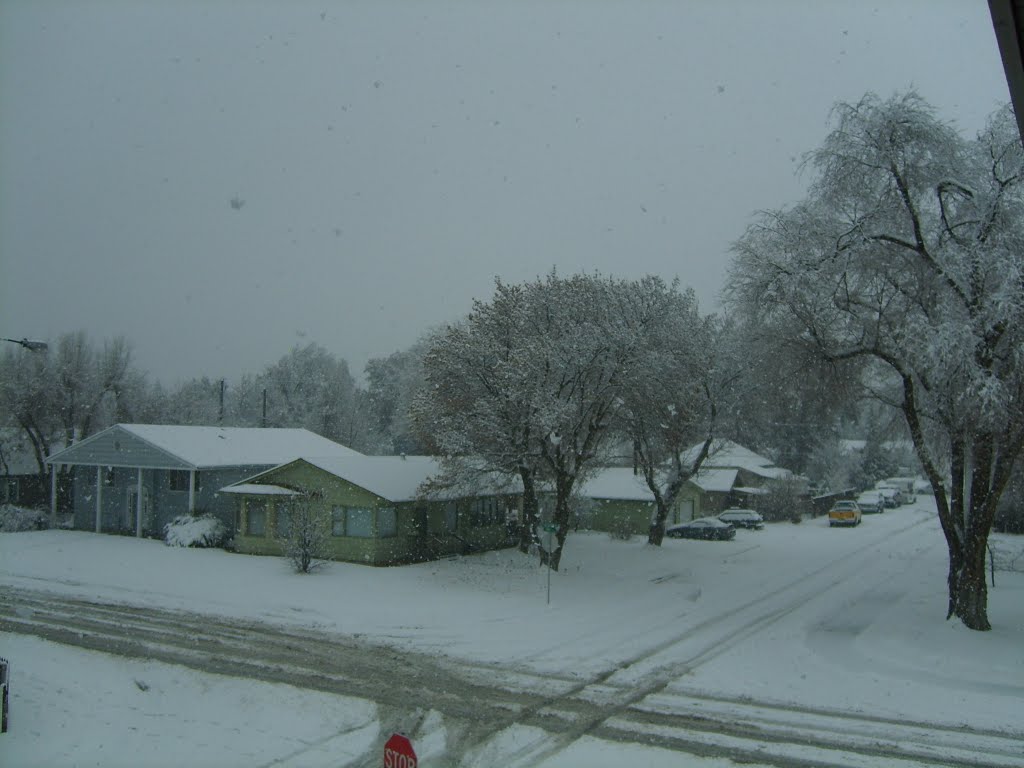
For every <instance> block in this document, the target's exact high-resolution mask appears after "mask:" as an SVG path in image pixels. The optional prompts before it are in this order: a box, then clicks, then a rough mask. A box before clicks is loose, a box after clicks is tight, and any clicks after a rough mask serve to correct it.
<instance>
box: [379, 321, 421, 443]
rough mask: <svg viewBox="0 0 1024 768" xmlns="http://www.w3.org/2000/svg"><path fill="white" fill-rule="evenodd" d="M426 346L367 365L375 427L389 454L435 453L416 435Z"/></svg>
mask: <svg viewBox="0 0 1024 768" xmlns="http://www.w3.org/2000/svg"><path fill="white" fill-rule="evenodd" d="M425 354H426V342H425V340H421V341H418V342H416V343H415V344H414V345H413V346H412V347H410V348H409V349H406V350H401V351H399V352H394V353H393V354H390V355H388V356H387V357H380V358H373V359H372V360H370V361H368V362H367V363H366V393H367V400H368V402H369V404H370V412H371V413H372V414H373V418H374V422H375V424H374V425H375V427H376V429H377V431H378V432H379V433H380V435H381V438H382V439H383V441H384V448H385V451H386V452H387V453H391V454H401V453H406V454H410V455H417V454H427V453H432V452H433V450H432V449H433V446H431V445H430V444H429V442H426V441H424V440H423V436H422V435H420V434H418V433H417V432H416V429H415V426H414V424H413V421H412V403H413V401H414V399H415V397H416V393H417V392H418V391H419V389H420V388H421V387H422V386H423V356H424V355H425Z"/></svg>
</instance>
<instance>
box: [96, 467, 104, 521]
mask: <svg viewBox="0 0 1024 768" xmlns="http://www.w3.org/2000/svg"><path fill="white" fill-rule="evenodd" d="M102 515H103V467H96V533H103V518H102Z"/></svg>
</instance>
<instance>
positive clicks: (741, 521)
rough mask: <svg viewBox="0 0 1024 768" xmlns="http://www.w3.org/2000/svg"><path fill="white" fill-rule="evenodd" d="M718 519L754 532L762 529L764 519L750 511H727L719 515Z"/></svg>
mask: <svg viewBox="0 0 1024 768" xmlns="http://www.w3.org/2000/svg"><path fill="white" fill-rule="evenodd" d="M718 519H719V520H721V521H722V522H723V523H731V524H732V525H734V526H735V527H737V528H751V529H753V530H755V531H758V530H760V529H762V528H764V518H763V517H761V515H760V514H758V513H757V512H755V511H754V510H752V509H727V510H725V511H724V512H721V513H719V515H718Z"/></svg>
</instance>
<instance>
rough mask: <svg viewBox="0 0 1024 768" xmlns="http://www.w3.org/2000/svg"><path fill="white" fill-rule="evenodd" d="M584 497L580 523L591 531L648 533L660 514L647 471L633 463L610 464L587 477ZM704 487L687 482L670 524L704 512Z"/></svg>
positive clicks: (680, 494)
mask: <svg viewBox="0 0 1024 768" xmlns="http://www.w3.org/2000/svg"><path fill="white" fill-rule="evenodd" d="M578 495H579V496H580V497H581V502H580V509H579V512H578V514H579V524H580V527H581V528H586V529H588V530H591V531H608V532H609V533H616V534H621V535H630V534H642V535H645V536H646V535H647V533H648V531H649V530H650V527H651V523H652V522H653V521H654V518H655V516H656V514H657V505H656V504H655V501H654V494H653V493H651V489H650V488H648V487H647V482H646V481H645V480H644V478H643V475H641V474H637V473H634V471H633V469H632V468H631V467H606V468H604V469H601V470H599V471H598V472H597V473H596V474H594V475H593V476H592V477H591V478H590V479H588V480H586V481H585V482H584V483H583V485H582V486H581V487H580V489H579V491H578ZM702 509H703V504H702V500H701V493H700V489H699V488H698V487H697V486H696V485H694V484H693V483H689V482H688V483H686V485H684V486H683V489H682V490H681V491H680V493H679V495H678V496H677V498H676V501H675V503H674V504H673V505H672V509H670V510H669V513H668V518H667V519H666V521H665V524H666V525H675V524H676V523H682V522H686V521H687V520H692V519H693V518H695V517H700V516H701V514H702Z"/></svg>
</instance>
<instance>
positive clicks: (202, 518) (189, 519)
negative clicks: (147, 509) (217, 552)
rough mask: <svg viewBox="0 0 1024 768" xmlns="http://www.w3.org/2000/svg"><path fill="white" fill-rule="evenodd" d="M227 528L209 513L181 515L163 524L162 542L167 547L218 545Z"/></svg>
mask: <svg viewBox="0 0 1024 768" xmlns="http://www.w3.org/2000/svg"><path fill="white" fill-rule="evenodd" d="M226 538H227V530H226V529H225V527H224V523H222V522H221V521H220V520H219V519H218V518H216V517H214V516H213V515H211V514H207V513H199V514H196V515H181V516H180V517H176V518H174V519H173V520H172V521H171V522H169V523H168V524H167V525H165V526H164V543H165V544H167V546H169V547H220V546H223V545H224V540H225V539H226Z"/></svg>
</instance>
